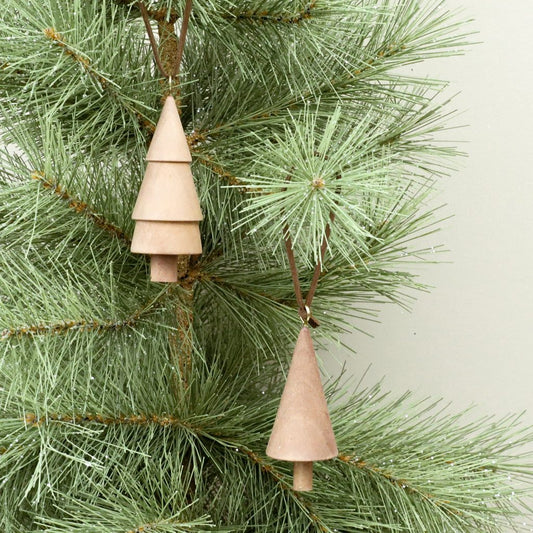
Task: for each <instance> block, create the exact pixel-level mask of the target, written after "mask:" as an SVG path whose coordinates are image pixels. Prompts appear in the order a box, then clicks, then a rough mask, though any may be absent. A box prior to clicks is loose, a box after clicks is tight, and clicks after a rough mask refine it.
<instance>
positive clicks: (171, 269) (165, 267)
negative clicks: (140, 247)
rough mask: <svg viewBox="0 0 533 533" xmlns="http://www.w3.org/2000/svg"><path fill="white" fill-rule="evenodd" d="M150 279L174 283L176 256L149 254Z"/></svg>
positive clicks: (176, 273) (175, 279) (176, 265)
mask: <svg viewBox="0 0 533 533" xmlns="http://www.w3.org/2000/svg"><path fill="white" fill-rule="evenodd" d="M150 279H151V281H159V282H163V283H176V282H177V281H178V256H177V255H151V256H150Z"/></svg>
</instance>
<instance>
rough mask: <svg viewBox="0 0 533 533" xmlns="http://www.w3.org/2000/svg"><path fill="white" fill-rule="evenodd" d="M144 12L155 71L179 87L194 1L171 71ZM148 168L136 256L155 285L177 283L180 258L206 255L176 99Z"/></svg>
mask: <svg viewBox="0 0 533 533" xmlns="http://www.w3.org/2000/svg"><path fill="white" fill-rule="evenodd" d="M137 5H138V7H139V9H140V11H141V14H142V17H143V20H144V24H145V27H146V31H147V33H148V38H149V40H150V45H151V47H152V51H153V53H154V59H155V62H156V65H157V67H158V69H159V71H160V73H161V75H162V76H163V77H164V78H168V80H169V83H170V84H171V83H172V80H173V79H175V80H178V81H179V73H180V65H181V59H182V57H183V49H184V46H185V38H186V35H187V27H188V24H189V18H190V15H191V10H192V0H187V2H186V4H185V9H184V12H183V20H182V24H181V32H180V38H179V43H178V49H177V54H176V61H175V64H174V66H173V68H172V70H171V71H169V72H166V71H165V68H164V67H163V63H162V61H161V58H160V57H159V52H158V49H157V44H156V41H155V37H154V34H153V31H152V27H151V24H150V19H149V16H148V11H147V9H146V6H145V5H144V4H143V2H141V1H139V2H137ZM146 160H147V161H148V165H147V168H146V173H145V175H144V180H143V183H142V185H141V189H140V191H139V196H138V197H137V203H136V204H135V208H134V210H133V215H132V218H133V219H134V220H135V221H136V225H135V231H134V233H133V239H132V243H131V251H132V252H133V253H137V254H149V255H150V270H151V272H150V279H151V280H152V281H162V282H176V281H178V256H180V255H194V254H201V253H202V242H201V239H200V227H199V222H200V220H202V218H203V217H202V212H201V210H200V203H199V201H198V195H197V193H196V188H195V186H194V181H193V177H192V173H191V162H192V158H191V153H190V151H189V146H188V144H187V138H186V137H185V132H184V131H183V126H182V125H181V120H180V116H179V113H178V108H177V107H176V102H175V101H174V98H173V97H172V96H171V95H169V96H167V98H166V100H165V104H164V106H163V111H162V112H161V116H160V117H159V121H158V123H157V126H156V129H155V132H154V137H153V139H152V142H151V144H150V148H149V149H148V153H147V154H146Z"/></svg>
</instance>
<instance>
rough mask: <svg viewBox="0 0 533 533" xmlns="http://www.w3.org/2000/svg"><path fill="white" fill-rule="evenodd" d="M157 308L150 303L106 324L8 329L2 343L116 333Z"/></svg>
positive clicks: (69, 322)
mask: <svg viewBox="0 0 533 533" xmlns="http://www.w3.org/2000/svg"><path fill="white" fill-rule="evenodd" d="M156 306H157V303H155V302H153V301H150V303H149V304H147V305H144V306H143V307H141V308H140V309H138V310H137V311H135V312H134V313H132V314H131V315H130V316H129V317H127V318H125V319H123V320H107V321H104V322H102V321H97V320H77V321H76V320H62V321H61V322H56V323H55V324H34V325H30V326H20V327H18V328H8V329H4V330H2V331H0V341H4V340H8V339H11V338H13V337H15V338H16V337H25V336H31V337H34V336H39V335H60V334H65V333H71V332H74V331H78V332H86V331H94V332H100V333H101V332H103V331H116V330H120V329H123V328H126V327H133V326H134V325H135V324H136V323H137V322H138V321H139V319H140V318H141V317H142V316H144V315H145V314H146V313H147V312H148V311H150V310H152V309H154V307H156Z"/></svg>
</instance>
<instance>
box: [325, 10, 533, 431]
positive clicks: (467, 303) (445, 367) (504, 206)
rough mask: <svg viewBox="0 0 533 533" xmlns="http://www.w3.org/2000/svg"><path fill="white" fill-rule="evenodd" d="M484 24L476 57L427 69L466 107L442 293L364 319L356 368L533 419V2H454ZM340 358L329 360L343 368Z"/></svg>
mask: <svg viewBox="0 0 533 533" xmlns="http://www.w3.org/2000/svg"><path fill="white" fill-rule="evenodd" d="M447 5H448V6H449V7H450V8H451V9H462V10H463V12H464V14H465V16H467V17H468V18H470V17H471V18H473V19H474V22H473V23H472V29H475V30H477V31H478V32H479V33H478V34H477V35H476V36H474V39H475V40H476V41H481V44H478V45H476V46H474V47H473V48H472V49H471V50H470V51H469V52H468V54H467V55H465V56H464V57H458V58H453V59H438V60H433V62H431V63H427V64H424V65H422V66H417V67H416V71H417V73H420V72H427V73H428V75H429V76H430V77H431V76H434V77H438V78H442V79H447V80H450V81H451V86H450V89H449V91H448V94H450V95H451V94H454V93H456V92H459V91H460V94H459V95H458V96H457V98H456V100H455V106H456V107H457V108H458V109H460V110H464V113H463V114H462V116H461V117H460V122H461V123H463V124H468V125H469V127H467V128H464V129H462V130H458V131H456V132H454V134H453V135H454V138H456V139H458V140H468V141H469V142H468V143H467V144H463V145H462V146H461V148H462V149H463V150H464V151H466V152H468V154H469V157H468V159H465V160H463V161H461V162H460V165H461V169H460V170H459V171H458V172H456V173H454V175H453V176H452V177H451V178H449V179H445V180H443V181H441V183H440V187H441V189H442V192H441V194H440V195H439V197H438V199H437V203H438V204H440V203H446V204H447V207H446V208H445V210H444V212H445V213H448V214H454V215H455V216H454V218H452V219H451V220H449V221H447V222H446V223H444V225H443V230H442V231H441V232H440V233H438V234H437V235H435V236H434V237H433V238H432V239H431V240H430V241H429V244H430V245H432V244H435V245H436V244H440V243H442V244H444V245H445V247H446V248H448V249H449V250H450V252H449V253H448V254H445V255H443V256H439V257H440V259H441V260H444V261H450V262H451V263H448V264H440V265H423V266H421V267H418V268H417V272H418V273H419V274H420V276H421V279H423V280H424V281H426V282H428V283H430V284H431V285H433V286H434V287H435V288H434V289H433V290H432V292H431V293H430V294H419V295H418V300H417V302H415V303H414V305H413V310H412V313H410V314H409V313H407V312H404V311H402V310H401V309H400V308H398V307H395V306H392V305H391V306H388V307H387V308H386V309H385V310H384V312H382V314H381V316H380V321H381V323H380V324H370V323H367V324H364V323H361V324H358V325H359V326H362V327H363V328H365V329H366V331H368V332H369V333H371V334H372V335H374V338H369V337H366V336H364V335H362V334H359V333H354V334H352V335H349V336H347V337H346V339H345V341H346V342H347V343H348V344H350V345H351V346H353V347H355V349H356V350H357V352H358V353H357V355H356V356H355V357H352V358H350V356H347V357H348V362H347V364H348V373H349V374H355V375H361V374H362V373H363V372H364V371H365V370H366V369H367V367H368V366H369V365H370V364H371V365H372V366H371V368H370V371H369V375H368V378H367V379H366V380H365V381H366V382H367V383H369V384H370V383H374V382H375V381H378V380H379V379H380V378H381V377H383V376H384V377H385V379H384V387H385V388H386V389H390V390H392V391H396V392H398V393H400V392H404V391H405V390H412V391H415V392H416V393H417V396H418V395H420V396H426V395H431V396H433V397H443V398H445V399H446V400H452V401H453V407H452V409H454V410H459V409H460V408H463V407H467V406H470V405H471V404H473V403H474V404H476V405H478V406H479V407H478V409H477V412H478V413H479V414H489V413H495V414H500V415H503V414H507V413H509V412H520V411H523V410H524V409H531V411H530V412H528V413H526V415H525V417H524V420H525V421H526V422H528V423H532V424H533V409H532V408H533V405H532V404H533V402H532V400H533V389H532V378H533V268H532V266H533V178H532V168H533V133H532V130H533V96H532V93H533V59H532V56H533V37H532V33H531V31H532V28H533V4H532V3H531V0H508V1H506V2H502V1H501V0H483V1H476V2H474V1H468V0H467V1H464V0H463V1H460V0H448V1H447ZM337 364H338V363H333V362H331V359H330V363H329V369H330V370H332V371H333V370H334V367H335V366H336V365H337Z"/></svg>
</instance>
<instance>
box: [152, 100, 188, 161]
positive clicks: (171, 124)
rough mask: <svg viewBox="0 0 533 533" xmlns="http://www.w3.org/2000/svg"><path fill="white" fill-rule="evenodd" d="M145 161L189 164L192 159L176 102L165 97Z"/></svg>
mask: <svg viewBox="0 0 533 533" xmlns="http://www.w3.org/2000/svg"><path fill="white" fill-rule="evenodd" d="M146 160H147V161H168V162H181V163H191V162H192V157H191V152H190V151H189V145H188V143H187V137H185V132H184V131H183V126H182V125H181V120H180V115H179V113H178V108H177V107H176V102H175V100H174V98H173V97H172V96H167V99H166V100H165V105H164V106H163V110H162V111H161V116H160V117H159V120H158V121H157V126H156V127H155V131H154V136H153V138H152V142H151V143H150V148H148V153H147V154H146Z"/></svg>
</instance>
